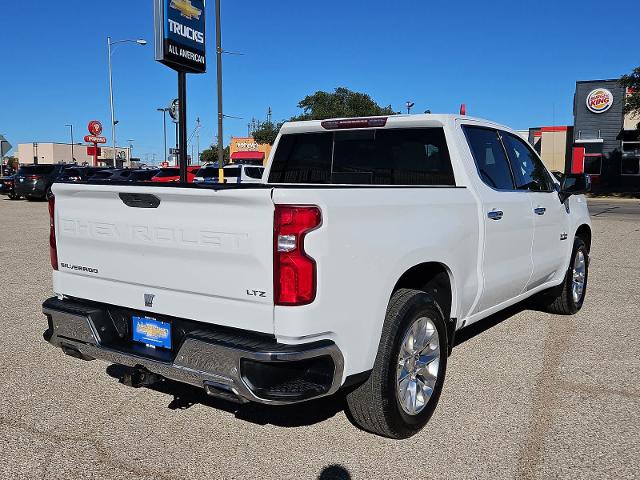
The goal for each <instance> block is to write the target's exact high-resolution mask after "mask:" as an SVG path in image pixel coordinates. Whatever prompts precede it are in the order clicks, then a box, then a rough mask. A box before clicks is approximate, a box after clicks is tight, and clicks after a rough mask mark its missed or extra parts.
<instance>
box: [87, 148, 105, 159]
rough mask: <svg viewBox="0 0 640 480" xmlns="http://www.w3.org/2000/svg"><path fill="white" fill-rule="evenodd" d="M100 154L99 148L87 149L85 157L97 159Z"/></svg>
mask: <svg viewBox="0 0 640 480" xmlns="http://www.w3.org/2000/svg"><path fill="white" fill-rule="evenodd" d="M101 154H102V152H101V148H100V147H87V155H89V156H90V157H96V158H97V157H99V156H100V155H101Z"/></svg>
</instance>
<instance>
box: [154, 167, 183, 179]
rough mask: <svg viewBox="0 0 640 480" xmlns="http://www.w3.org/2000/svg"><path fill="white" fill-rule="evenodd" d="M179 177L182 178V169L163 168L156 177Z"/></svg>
mask: <svg viewBox="0 0 640 480" xmlns="http://www.w3.org/2000/svg"><path fill="white" fill-rule="evenodd" d="M179 176H180V169H179V168H163V169H162V170H160V172H159V173H158V174H157V175H156V177H158V178H164V177H179Z"/></svg>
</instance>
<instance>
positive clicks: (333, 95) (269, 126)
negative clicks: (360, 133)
mask: <svg viewBox="0 0 640 480" xmlns="http://www.w3.org/2000/svg"><path fill="white" fill-rule="evenodd" d="M298 108H301V109H302V114H300V115H296V116H294V117H292V118H291V119H290V120H289V121H291V122H296V121H301V120H325V119H327V118H352V117H374V116H377V115H395V114H396V112H394V111H393V109H392V108H391V105H388V106H386V107H381V106H380V105H378V104H377V103H376V102H375V101H374V100H373V99H372V98H371V97H370V96H369V95H367V94H366V93H359V92H354V91H351V90H349V89H348V88H344V87H339V88H336V89H335V90H334V91H333V92H322V91H317V92H316V93H314V94H313V95H308V96H306V97H304V98H303V99H302V100H300V102H299V103H298ZM283 123H284V122H280V123H273V122H264V123H263V124H261V125H260V128H258V129H257V130H256V131H254V132H253V138H254V140H255V141H256V142H258V143H268V144H269V145H273V143H274V142H275V140H276V137H277V136H278V132H279V131H280V128H281V127H282V124H283Z"/></svg>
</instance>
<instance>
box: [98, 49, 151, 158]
mask: <svg viewBox="0 0 640 480" xmlns="http://www.w3.org/2000/svg"><path fill="white" fill-rule="evenodd" d="M118 43H137V44H138V45H140V46H145V45H146V44H147V41H146V40H142V39H139V40H117V41H115V42H114V41H113V40H111V37H107V52H108V56H109V103H110V104H111V140H112V141H113V166H114V167H115V166H116V123H118V122H116V114H115V110H114V107H113V68H112V66H111V54H112V48H111V47H112V46H113V45H117V44H118Z"/></svg>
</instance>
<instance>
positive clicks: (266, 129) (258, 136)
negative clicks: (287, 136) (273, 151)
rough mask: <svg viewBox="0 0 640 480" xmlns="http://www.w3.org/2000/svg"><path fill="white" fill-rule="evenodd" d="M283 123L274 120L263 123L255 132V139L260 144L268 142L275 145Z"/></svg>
mask: <svg viewBox="0 0 640 480" xmlns="http://www.w3.org/2000/svg"><path fill="white" fill-rule="evenodd" d="M282 123H283V122H280V123H277V124H276V123H273V122H264V123H262V124H261V125H260V127H259V128H258V129H257V130H255V131H254V132H253V134H252V136H253V139H254V140H255V141H256V142H258V143H260V144H267V143H268V144H269V145H273V143H274V142H275V141H276V137H277V136H278V132H279V131H280V127H282Z"/></svg>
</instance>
